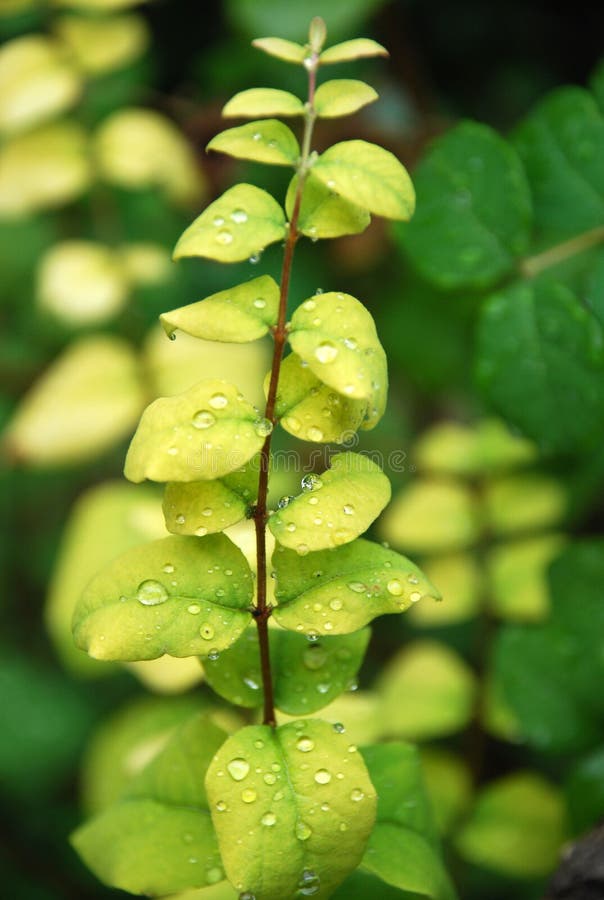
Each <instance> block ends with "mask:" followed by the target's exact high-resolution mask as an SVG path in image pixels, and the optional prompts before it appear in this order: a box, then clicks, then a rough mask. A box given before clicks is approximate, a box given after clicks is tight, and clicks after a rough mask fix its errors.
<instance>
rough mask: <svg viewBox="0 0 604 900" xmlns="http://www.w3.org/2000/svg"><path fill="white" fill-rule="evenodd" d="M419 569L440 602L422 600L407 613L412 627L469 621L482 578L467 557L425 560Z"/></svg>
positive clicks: (477, 606) (478, 604) (474, 611)
mask: <svg viewBox="0 0 604 900" xmlns="http://www.w3.org/2000/svg"><path fill="white" fill-rule="evenodd" d="M422 567H423V569H424V571H425V573H426V575H427V576H428V578H429V579H430V581H431V582H432V583H433V584H434V585H436V587H437V588H438V590H439V591H440V592H441V594H442V600H438V601H434V600H430V599H429V598H424V600H423V602H422V603H416V604H415V605H414V606H412V607H411V609H410V610H409V613H408V615H409V619H410V621H411V622H412V623H413V624H414V625H419V626H424V627H428V628H432V627H438V626H440V625H453V624H456V623H457V622H465V621H467V620H468V619H471V618H472V617H473V616H475V615H476V614H477V613H478V611H479V606H480V591H481V588H482V576H481V572H480V567H479V566H478V563H477V561H476V560H475V559H474V557H473V556H471V555H470V554H469V553H452V554H449V555H447V556H437V557H434V558H433V559H425V560H424V561H423V563H422Z"/></svg>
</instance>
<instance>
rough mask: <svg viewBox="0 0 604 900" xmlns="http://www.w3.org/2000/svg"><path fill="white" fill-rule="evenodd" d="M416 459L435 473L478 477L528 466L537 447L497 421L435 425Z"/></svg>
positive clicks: (420, 444)
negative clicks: (469, 424)
mask: <svg viewBox="0 0 604 900" xmlns="http://www.w3.org/2000/svg"><path fill="white" fill-rule="evenodd" d="M413 456H414V459H415V461H416V463H417V465H418V467H420V468H422V469H425V470H426V471H429V472H432V473H437V474H439V475H475V474H483V473H490V472H498V471H501V470H506V469H514V468H518V467H519V466H523V465H527V464H528V463H531V462H533V461H534V460H535V458H536V456H537V448H536V447H535V445H534V444H533V443H532V442H531V441H528V440H526V438H523V437H519V436H518V435H515V434H512V433H511V432H510V430H509V428H507V426H506V425H505V424H504V423H503V422H500V421H499V420H498V419H484V420H482V421H481V422H478V423H477V424H476V425H475V426H468V425H462V424H461V423H460V422H441V423H439V424H437V425H435V426H434V427H432V428H430V429H429V430H428V431H426V432H425V433H424V434H423V435H422V436H421V438H420V439H419V440H418V442H417V443H416V445H415V449H414V454H413Z"/></svg>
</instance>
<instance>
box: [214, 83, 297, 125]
mask: <svg viewBox="0 0 604 900" xmlns="http://www.w3.org/2000/svg"><path fill="white" fill-rule="evenodd" d="M222 115H223V116H225V117H227V118H229V117H230V118H242V119H255V118H256V117H257V116H303V115H304V104H303V103H302V101H301V100H300V99H299V98H298V97H296V96H295V95H294V94H290V92H289V91H282V90H279V89H278V88H250V89H249V90H247V91H240V92H239V93H238V94H235V96H234V97H232V98H231V99H230V100H229V102H228V103H227V104H226V106H225V107H224V108H223V110H222Z"/></svg>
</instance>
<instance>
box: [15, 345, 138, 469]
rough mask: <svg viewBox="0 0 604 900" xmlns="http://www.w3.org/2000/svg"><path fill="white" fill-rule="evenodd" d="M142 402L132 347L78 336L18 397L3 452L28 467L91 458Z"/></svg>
mask: <svg viewBox="0 0 604 900" xmlns="http://www.w3.org/2000/svg"><path fill="white" fill-rule="evenodd" d="M99 373H102V377H99ZM144 402H145V395H144V391H143V385H142V380H141V374H140V371H139V365H138V360H137V358H136V356H135V354H134V350H133V348H132V347H131V346H130V345H129V344H127V343H126V342H125V341H123V340H122V339H121V338H118V337H113V336H109V335H106V336H99V335H97V336H91V337H86V338H81V339H80V340H77V341H74V342H73V343H72V344H70V345H69V346H68V348H67V349H66V350H64V351H63V353H62V354H61V355H60V356H59V357H58V358H57V359H55V360H54V361H53V362H52V363H51V365H50V367H49V368H48V369H47V370H46V371H45V372H44V373H43V374H42V375H41V377H40V379H39V380H38V381H36V382H34V384H33V386H32V387H31V388H30V390H29V392H28V393H27V394H26V395H25V397H24V398H23V399H22V400H21V402H20V404H19V406H18V407H17V411H16V413H15V415H14V417H13V419H12V420H11V422H10V423H9V425H8V428H7V429H6V431H5V433H4V435H3V443H4V448H5V451H6V452H8V453H9V454H10V456H12V457H13V458H15V459H16V460H19V461H20V462H21V463H25V464H27V465H30V466H56V465H66V464H69V465H73V464H74V463H76V462H80V461H83V460H88V459H94V458H95V457H96V456H99V455H100V454H101V453H102V452H103V451H104V450H106V449H108V448H109V447H111V446H112V445H113V444H115V443H117V441H119V440H122V439H123V438H124V437H125V436H126V435H127V434H128V433H129V432H130V430H131V428H132V427H133V425H134V423H135V422H136V419H137V417H138V416H139V415H140V411H141V408H142V406H143V404H144Z"/></svg>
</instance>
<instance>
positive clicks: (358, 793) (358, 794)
mask: <svg viewBox="0 0 604 900" xmlns="http://www.w3.org/2000/svg"><path fill="white" fill-rule="evenodd" d="M364 797H365V794H364V792H363V791H362V790H361V789H360V788H355V789H354V791H352V793H351V794H350V799H351V800H354V802H355V803H358V802H359V800H363V798H364Z"/></svg>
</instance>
